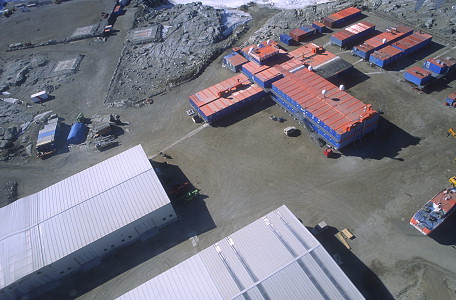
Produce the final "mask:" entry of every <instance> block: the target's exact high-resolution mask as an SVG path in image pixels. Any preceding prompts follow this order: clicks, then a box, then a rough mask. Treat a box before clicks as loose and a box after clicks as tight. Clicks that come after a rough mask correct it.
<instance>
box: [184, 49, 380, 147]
mask: <svg viewBox="0 0 456 300" xmlns="http://www.w3.org/2000/svg"><path fill="white" fill-rule="evenodd" d="M224 64H225V65H226V66H227V67H229V68H230V69H231V70H233V71H235V72H236V71H241V72H242V74H239V75H236V76H234V77H232V78H230V79H227V80H225V81H222V82H220V83H218V84H216V85H214V86H211V87H209V88H207V89H205V90H202V91H200V92H197V93H196V94H194V95H191V96H190V104H191V105H192V106H193V107H194V108H195V109H196V111H197V112H198V113H199V114H200V115H201V117H202V118H203V119H204V120H205V121H206V122H208V123H212V122H214V121H216V120H218V119H220V118H222V117H224V116H226V115H228V114H230V113H232V112H234V111H236V110H239V109H241V108H243V107H245V106H247V105H249V104H251V103H253V102H255V101H257V100H259V99H261V98H263V97H264V96H265V95H266V94H269V95H270V96H271V98H272V99H273V100H274V101H275V102H276V103H277V104H279V105H280V106H282V107H283V108H284V109H286V110H287V111H288V113H289V114H290V115H292V116H293V117H294V118H295V119H296V120H297V121H298V122H299V123H300V124H303V125H304V126H305V128H306V129H307V130H308V131H309V132H310V133H311V134H312V135H318V138H321V139H323V140H324V141H325V142H326V143H327V144H328V145H330V146H332V147H334V148H337V149H339V148H343V147H345V146H347V145H349V144H351V143H353V142H355V141H357V140H360V139H362V138H363V137H364V136H365V135H366V134H367V133H369V132H372V131H373V130H375V129H376V128H377V124H378V119H379V114H378V113H377V112H376V111H375V110H373V109H372V107H371V105H367V104H365V103H363V102H361V101H360V100H358V99H356V98H354V97H353V96H351V95H350V94H348V93H347V92H346V91H344V86H343V85H341V86H336V85H335V84H333V83H331V81H332V80H334V79H336V78H338V77H341V76H343V75H344V74H346V73H347V72H349V71H350V70H352V68H353V66H352V65H351V64H349V63H348V62H346V61H345V60H343V59H341V58H340V57H339V56H337V55H334V54H332V53H330V52H328V51H326V50H325V49H324V48H323V47H320V46H317V45H315V44H313V43H309V44H306V45H304V46H302V47H299V48H297V49H295V50H293V51H290V52H287V51H284V50H283V49H281V48H280V47H279V46H278V44H277V43H276V42H274V41H272V40H267V41H265V42H263V43H260V44H258V45H256V46H251V47H246V48H243V49H239V48H234V49H233V53H231V54H229V55H227V56H225V58H224Z"/></svg>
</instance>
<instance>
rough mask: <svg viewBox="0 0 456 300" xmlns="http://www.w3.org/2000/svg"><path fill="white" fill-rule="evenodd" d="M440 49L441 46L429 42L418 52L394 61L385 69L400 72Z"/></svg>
mask: <svg viewBox="0 0 456 300" xmlns="http://www.w3.org/2000/svg"><path fill="white" fill-rule="evenodd" d="M442 48H444V46H443V45H441V44H438V43H436V42H433V41H431V42H430V43H429V44H428V45H427V46H425V47H424V48H422V49H420V50H418V51H417V52H415V53H412V54H410V55H409V56H405V57H402V58H401V59H399V60H398V61H395V62H394V63H393V64H392V65H390V66H387V67H386V68H385V69H386V70H388V71H400V70H404V69H407V68H408V67H410V66H411V65H413V64H414V63H416V62H418V61H420V60H423V59H425V58H426V57H428V56H430V55H432V53H435V52H436V51H439V50H440V49H442ZM421 66H422V65H421Z"/></svg>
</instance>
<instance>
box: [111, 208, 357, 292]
mask: <svg viewBox="0 0 456 300" xmlns="http://www.w3.org/2000/svg"><path fill="white" fill-rule="evenodd" d="M130 299H135V300H138V299H144V300H146V299H161V300H166V299H169V300H178V299H198V300H201V299H208V300H218V299H236V300H237V299H239V300H241V299H247V300H248V299H271V300H274V299H287V300H292V299H296V300H302V299H331V300H333V299H344V300H345V299H364V297H363V296H362V295H361V293H360V292H359V291H358V289H357V288H356V287H355V286H354V285H353V283H352V282H351V281H350V279H348V277H347V276H346V275H345V273H344V272H343V271H342V270H341V269H340V268H339V266H338V265H337V264H336V263H335V262H334V260H333V259H332V258H331V256H330V255H329V254H328V252H326V250H325V249H324V248H323V246H322V245H321V244H320V243H319V242H318V241H317V240H316V239H315V238H314V237H313V235H312V234H311V233H310V232H309V231H308V230H307V229H306V228H305V226H304V225H302V224H301V223H300V222H299V220H298V219H297V218H296V217H295V216H294V215H293V214H292V213H291V212H290V210H289V209H288V208H287V207H286V206H281V207H280V208H278V209H277V210H274V211H273V212H271V213H269V214H267V215H266V216H265V217H263V218H261V219H259V220H257V221H255V222H253V223H251V224H250V225H248V226H246V227H244V228H242V229H241V230H239V231H237V232H235V233H233V234H231V235H230V236H228V237H226V238H225V239H223V240H221V241H219V242H218V243H215V244H214V245H212V246H211V247H209V248H206V249H204V250H203V251H201V252H200V253H198V254H196V255H194V256H192V257H191V258H189V259H188V260H186V261H184V262H183V263H181V264H179V265H177V266H175V267H173V268H171V269H169V270H168V271H166V272H164V273H162V274H160V275H158V276H157V277H155V278H153V279H151V280H149V281H148V282H146V283H144V284H142V285H140V286H139V287H137V288H135V289H133V290H131V291H130V292H128V293H126V294H124V295H122V296H121V297H119V298H118V300H130Z"/></svg>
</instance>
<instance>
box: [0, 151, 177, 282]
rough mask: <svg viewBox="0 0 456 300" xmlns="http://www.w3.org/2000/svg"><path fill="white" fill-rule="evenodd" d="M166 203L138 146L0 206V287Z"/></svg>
mask: <svg viewBox="0 0 456 300" xmlns="http://www.w3.org/2000/svg"><path fill="white" fill-rule="evenodd" d="M168 203H169V198H168V196H167V195H166V192H165V190H164V189H163V187H162V185H161V183H160V181H159V179H158V177H157V175H156V174H155V171H154V170H153V168H152V166H151V164H150V162H149V160H148V158H147V156H146V154H145V153H144V150H143V149H142V147H141V146H140V145H138V146H136V147H133V148H131V149H129V150H127V151H125V152H122V153H120V154H118V155H116V156H114V157H111V158H109V159H107V160H105V161H103V162H101V163H99V164H97V165H95V166H93V167H90V168H88V169H86V170H84V171H82V172H79V173H77V174H75V175H73V176H71V177H69V178H67V179H64V180H62V181H60V182H58V183H56V184H54V185H51V186H49V187H48V188H46V189H44V190H42V191H40V192H38V193H36V194H33V195H30V196H27V197H24V198H21V199H19V200H17V201H15V202H13V203H11V204H10V205H8V206H5V207H3V208H0V289H1V288H3V287H5V286H8V285H9V284H11V283H13V282H15V281H16V280H18V279H20V278H22V277H24V276H26V275H28V274H30V273H32V272H34V271H37V270H39V269H40V268H42V267H44V266H46V265H49V264H51V263H53V262H55V261H57V260H59V259H61V258H63V257H65V256H67V255H68V254H70V253H72V252H74V251H75V250H78V249H80V248H82V247H84V246H86V245H88V244H90V243H92V242H94V241H96V240H98V239H99V238H101V237H103V236H105V235H107V234H109V233H111V232H113V231H115V230H117V229H119V228H121V227H123V226H125V225H127V224H128V223H131V222H132V221H135V220H137V219H139V218H141V217H143V216H145V215H147V214H149V213H150V212H152V211H154V210H156V209H158V208H160V207H162V206H164V205H166V204H168Z"/></svg>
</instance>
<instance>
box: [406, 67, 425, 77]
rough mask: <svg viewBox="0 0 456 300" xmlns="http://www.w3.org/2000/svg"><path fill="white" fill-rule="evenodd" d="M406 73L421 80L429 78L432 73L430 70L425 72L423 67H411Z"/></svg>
mask: <svg viewBox="0 0 456 300" xmlns="http://www.w3.org/2000/svg"><path fill="white" fill-rule="evenodd" d="M406 73H409V74H411V75H413V76H415V77H416V78H419V79H423V78H426V77H428V76H430V75H431V72H430V71H428V70H425V69H423V68H421V67H418V66H413V67H411V68H410V69H408V70H407V71H406Z"/></svg>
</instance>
